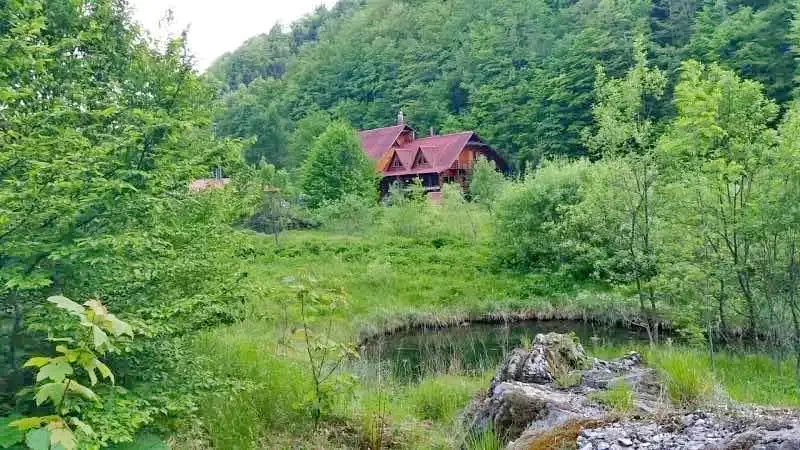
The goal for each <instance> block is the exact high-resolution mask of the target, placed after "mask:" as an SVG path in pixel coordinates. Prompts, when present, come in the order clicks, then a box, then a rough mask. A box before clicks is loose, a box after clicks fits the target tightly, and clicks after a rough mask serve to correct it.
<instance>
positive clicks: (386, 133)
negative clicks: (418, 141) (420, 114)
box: [358, 125, 413, 159]
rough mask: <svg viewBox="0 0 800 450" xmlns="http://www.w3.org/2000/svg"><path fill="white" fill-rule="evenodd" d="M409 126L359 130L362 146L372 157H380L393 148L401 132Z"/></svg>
mask: <svg viewBox="0 0 800 450" xmlns="http://www.w3.org/2000/svg"><path fill="white" fill-rule="evenodd" d="M406 128H408V130H409V131H413V130H412V129H411V128H409V127H408V126H407V125H395V126H392V127H384V128H375V129H372V130H364V131H359V132H358V137H359V138H360V139H361V148H363V149H364V151H365V152H366V153H367V155H369V157H370V158H372V159H377V158H380V157H381V155H383V154H384V153H386V151H387V150H389V149H390V148H392V145H394V143H395V141H397V138H399V137H400V134H401V133H402V132H403V131H404V130H405V129H406Z"/></svg>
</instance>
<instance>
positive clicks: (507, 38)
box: [208, 0, 797, 168]
mask: <svg viewBox="0 0 800 450" xmlns="http://www.w3.org/2000/svg"><path fill="white" fill-rule="evenodd" d="M362 3H363V4H362ZM793 23H794V5H793V3H792V1H790V0H770V1H761V0H759V1H744V0H743V1H737V0H725V1H716V0H641V1H640V0H636V1H613V0H610V1H599V0H575V1H556V0H526V1H511V0H500V1H493V0H448V1H438V0H409V1H397V0H373V1H369V2H358V1H342V2H339V4H337V6H336V7H335V8H333V9H332V10H331V11H327V10H325V9H320V10H318V11H317V12H316V13H314V14H312V15H309V16H307V17H305V18H303V19H302V20H299V21H298V22H296V23H294V24H292V25H291V26H290V27H289V28H288V29H287V30H286V31H283V30H282V29H280V28H277V27H276V28H273V29H272V30H271V31H270V32H269V33H268V34H264V35H261V36H257V37H254V38H253V39H251V40H249V41H248V42H246V43H245V44H244V45H243V46H242V47H240V48H239V49H238V50H236V51H235V52H233V53H231V54H229V55H226V56H224V57H222V58H220V59H219V60H218V61H217V62H216V63H214V64H213V66H212V67H211V68H210V69H209V71H208V72H209V75H210V76H211V77H212V78H215V79H217V80H219V81H220V82H221V83H222V85H223V86H224V88H225V89H226V90H227V91H228V92H229V93H228V95H227V97H226V102H227V110H226V112H225V113H224V114H223V115H222V116H221V117H220V118H219V121H220V130H221V131H222V132H223V133H224V134H226V135H231V136H242V137H253V136H258V137H259V139H258V142H257V143H255V144H253V145H252V146H251V147H250V150H249V151H250V152H251V155H250V158H251V160H254V161H257V160H258V159H259V158H261V157H264V158H266V160H267V161H270V162H273V163H276V164H279V165H282V166H285V167H288V168H291V167H294V166H296V165H297V164H298V159H299V158H300V159H301V157H298V156H297V154H298V153H301V154H302V152H303V148H305V147H307V139H308V138H309V136H313V135H314V130H315V129H318V126H317V127H315V126H314V123H317V122H320V121H324V120H326V118H327V117H330V116H332V117H336V118H342V119H345V120H347V121H348V122H350V123H351V124H352V125H353V126H354V127H355V128H357V129H366V128H375V127H381V126H387V125H390V124H392V123H394V120H395V116H396V114H397V111H398V110H400V109H402V110H403V112H404V113H405V115H406V117H407V118H408V120H409V123H410V125H411V126H412V127H414V128H416V129H417V130H419V131H420V132H425V133H427V131H428V129H429V128H431V127H433V128H434V130H436V131H437V132H441V131H452V130H461V129H472V130H475V131H477V132H478V134H479V135H481V137H483V138H485V139H486V140H487V141H489V142H491V143H492V144H493V145H494V146H496V147H497V148H499V149H501V150H502V151H503V152H505V154H506V156H508V157H509V158H510V160H513V161H515V162H517V164H518V166H519V167H523V166H524V163H525V162H527V161H532V162H537V161H539V160H540V159H541V158H543V157H556V156H570V157H574V156H582V155H587V154H588V153H589V149H588V148H587V146H586V145H585V142H584V141H583V139H582V136H583V134H584V133H585V132H586V130H587V128H590V127H591V125H592V115H591V105H592V103H593V102H594V100H595V94H594V84H595V68H596V66H598V65H601V66H602V67H603V68H604V70H605V71H606V72H607V73H608V74H609V76H612V77H618V76H621V75H622V74H624V72H625V71H626V70H627V68H628V67H630V66H631V64H633V61H634V51H633V43H634V40H635V38H636V36H638V35H643V36H645V37H646V41H647V42H646V47H647V49H646V50H647V53H648V60H649V62H650V63H651V64H652V65H653V66H654V67H657V68H659V69H661V70H663V71H664V73H665V75H666V77H667V85H666V86H665V92H666V95H664V96H662V97H661V98H660V99H659V100H657V101H655V102H654V103H653V104H652V105H649V107H650V108H652V110H653V111H655V116H654V118H655V120H656V121H657V122H658V123H666V121H668V120H669V119H670V118H671V117H673V116H674V114H675V109H674V107H673V105H672V97H671V93H672V91H673V89H674V86H675V83H676V82H677V79H678V72H679V67H680V63H681V61H683V60H687V59H696V60H698V61H701V62H704V63H717V64H719V65H720V66H721V67H723V68H725V69H729V70H732V71H734V72H736V73H737V74H739V75H740V76H742V77H744V78H747V79H752V80H755V81H759V82H760V83H762V84H763V85H764V88H765V92H766V94H767V95H768V96H769V97H770V98H772V99H774V100H775V101H776V102H777V103H778V104H779V105H785V104H786V102H787V101H789V100H790V99H792V92H793V89H794V83H795V73H796V61H795V53H794V50H793V49H794V48H795V45H796V40H797V36H796V34H795V32H794V31H793V30H794V28H793V25H792V24H793ZM259 77H260V78H259Z"/></svg>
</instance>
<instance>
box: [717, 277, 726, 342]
mask: <svg viewBox="0 0 800 450" xmlns="http://www.w3.org/2000/svg"><path fill="white" fill-rule="evenodd" d="M717 305H718V308H719V311H718V313H719V334H720V336H721V337H722V339H723V341H726V340H727V339H726V338H725V336H726V335H727V332H728V323H727V322H726V321H725V280H723V279H720V280H719V296H718V297H717Z"/></svg>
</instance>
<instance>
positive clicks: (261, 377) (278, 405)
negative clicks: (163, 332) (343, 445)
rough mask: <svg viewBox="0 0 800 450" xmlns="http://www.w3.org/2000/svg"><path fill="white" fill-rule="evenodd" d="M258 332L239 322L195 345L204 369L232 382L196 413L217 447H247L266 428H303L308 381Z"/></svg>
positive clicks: (298, 367) (202, 337) (297, 365)
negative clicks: (302, 404)
mask: <svg viewBox="0 0 800 450" xmlns="http://www.w3.org/2000/svg"><path fill="white" fill-rule="evenodd" d="M260 329H262V328H261V327H259V326H257V325H256V324H252V323H249V324H248V323H243V324H239V325H237V326H233V327H225V328H219V329H216V330H214V331H211V332H208V333H204V334H202V335H200V336H199V337H198V338H197V339H196V341H195V350H196V352H197V353H198V354H199V355H202V356H203V361H204V365H205V366H206V368H208V369H212V370H214V371H215V373H216V374H217V375H218V376H219V377H222V378H223V379H225V378H227V379H229V380H230V383H231V385H230V386H227V389H224V390H222V391H220V393H216V394H212V395H209V396H208V397H207V398H206V399H205V401H204V402H203V403H202V404H201V406H200V410H199V411H198V416H199V417H200V419H201V420H202V421H203V424H204V425H205V428H206V430H207V432H208V437H209V439H210V440H211V442H212V444H214V447H216V448H220V449H221V448H224V449H232V450H238V449H251V448H255V447H256V446H257V442H258V440H259V439H260V437H261V436H262V435H263V434H264V432H265V431H266V430H269V429H271V428H284V429H295V430H303V429H305V428H306V427H307V426H308V423H307V421H308V417H307V414H305V412H304V411H303V410H302V407H301V403H302V399H303V398H304V396H305V394H306V393H307V392H309V391H310V388H311V386H310V380H309V377H308V376H307V375H306V372H305V370H304V367H303V366H302V365H301V364H300V363H298V362H296V361H294V360H292V359H288V358H280V357H278V356H275V355H274V351H275V347H274V340H275V337H274V336H273V335H272V334H271V333H269V332H265V333H263V334H260V333H259V330H260Z"/></svg>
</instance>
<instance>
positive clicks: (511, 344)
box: [361, 320, 647, 382]
mask: <svg viewBox="0 0 800 450" xmlns="http://www.w3.org/2000/svg"><path fill="white" fill-rule="evenodd" d="M549 332H558V333H570V332H571V333H575V335H577V337H578V338H579V339H580V340H581V343H582V344H583V346H584V348H586V349H587V351H589V352H591V351H592V349H593V348H599V347H604V346H624V345H634V344H641V343H646V342H647V336H646V335H645V334H643V333H639V332H636V331H634V330H629V329H625V328H620V327H614V326H605V325H599V324H596V323H591V322H582V321H566V320H550V321H523V322H514V323H507V324H504V323H471V324H469V325H466V326H458V327H451V328H439V329H418V330H412V331H407V332H403V333H397V334H392V335H389V336H384V337H381V338H378V339H375V340H373V341H371V342H369V343H368V344H366V345H365V346H364V347H363V348H362V351H361V358H362V361H363V362H365V363H366V365H365V366H364V367H371V368H372V370H374V369H375V368H376V367H377V368H378V369H379V370H380V371H381V372H382V373H383V374H384V375H388V376H392V377H394V378H396V379H398V380H401V381H407V382H412V381H416V380H419V379H421V378H423V377H425V376H426V375H429V374H431V373H441V372H446V371H448V370H457V371H459V372H460V373H464V372H466V373H474V374H480V373H483V372H485V371H486V370H493V369H494V368H496V367H497V365H498V364H500V362H502V360H503V358H504V357H505V355H506V353H508V352H509V351H510V350H513V349H514V348H516V347H520V346H522V344H523V343H524V342H526V341H527V342H530V340H532V339H533V337H534V336H536V334H538V333H549Z"/></svg>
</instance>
